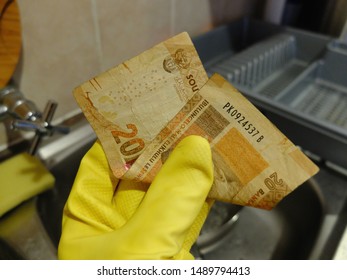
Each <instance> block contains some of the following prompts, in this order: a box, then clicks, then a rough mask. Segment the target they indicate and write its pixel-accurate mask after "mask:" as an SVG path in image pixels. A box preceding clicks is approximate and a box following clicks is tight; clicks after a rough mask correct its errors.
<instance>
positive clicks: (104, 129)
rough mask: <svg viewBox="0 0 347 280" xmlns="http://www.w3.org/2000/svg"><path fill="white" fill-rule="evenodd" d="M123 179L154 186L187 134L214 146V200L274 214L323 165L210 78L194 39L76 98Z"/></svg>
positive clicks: (148, 55)
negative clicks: (171, 154) (271, 211)
mask: <svg viewBox="0 0 347 280" xmlns="http://www.w3.org/2000/svg"><path fill="white" fill-rule="evenodd" d="M74 95H75V97H76V100H77V102H78V103H79V105H80V106H81V108H82V110H83V112H84V114H85V115H86V117H87V119H88V120H89V122H90V124H91V125H92V127H93V128H94V130H95V132H96V134H97V136H98V138H99V139H100V141H101V144H102V145H103V148H104V151H105V153H106V156H107V158H108V161H109V164H110V168H111V170H112V172H113V174H114V175H115V176H116V177H117V178H122V179H128V180H137V181H143V182H146V183H150V182H151V181H152V180H153V178H154V177H155V175H156V174H157V173H158V171H159V170H160V168H161V166H162V164H163V162H164V161H165V158H166V157H167V156H168V154H169V153H170V151H171V150H172V149H173V148H174V147H175V146H176V144H177V143H178V142H179V141H180V140H181V139H183V138H184V137H186V136H188V135H200V136H202V137H205V138H206V139H207V140H208V141H209V142H210V145H211V150H212V156H213V161H214V167H215V168H214V172H215V174H214V184H213V186H212V189H211V192H210V194H209V197H211V198H214V199H217V200H221V201H226V202H231V203H234V204H239V205H249V206H253V207H259V208H263V209H271V208H273V207H274V206H275V205H276V204H277V203H278V202H279V201H280V200H281V199H282V198H284V197H285V196H286V195H287V194H289V193H290V192H292V191H293V190H294V189H295V188H297V187H298V186H299V185H300V184H302V183H303V182H304V181H306V180H307V179H308V178H310V177H311V176H313V175H314V174H315V173H316V172H317V171H318V168H317V166H316V165H315V164H314V163H313V162H312V161H311V160H310V159H308V158H307V157H306V156H305V154H303V153H302V152H301V151H300V150H299V149H298V148H297V147H296V146H295V145H294V144H293V143H292V142H291V141H290V140H289V139H288V138H287V137H286V136H284V135H283V134H282V133H281V132H280V131H279V130H278V129H277V128H276V127H275V126H274V125H273V124H272V123H271V122H270V121H269V120H268V119H266V117H265V116H263V115H262V114H261V112H259V111H258V110H257V109H256V108H255V107H254V106H253V105H252V104H251V103H250V102H249V101H248V100H247V99H246V98H245V97H244V96H243V95H242V94H241V93H239V92H238V91H237V90H236V89H235V88H234V87H233V86H232V85H231V84H229V83H228V82H227V81H226V80H225V79H224V78H222V77H221V76H220V75H218V74H215V75H213V76H212V77H211V78H210V79H208V77H207V75H206V72H205V70H204V68H203V66H202V63H201V61H200V59H199V56H198V55H197V53H196V50H195V48H194V46H193V44H192V42H191V40H190V38H189V36H188V34H187V33H182V34H179V35H178V36H175V37H173V38H171V39H169V40H167V41H165V42H163V43H161V44H159V45H157V46H155V47H154V48H152V49H150V50H148V51H146V52H144V53H142V54H141V55H139V56H137V57H135V58H133V59H131V60H129V61H126V62H124V63H123V64H121V65H119V66H117V67H115V68H113V69H111V70H109V71H107V72H105V73H103V74H101V75H99V76H97V77H95V78H93V79H91V80H90V81H88V82H86V83H84V84H82V85H81V86H80V87H78V88H77V89H76V90H75V91H74Z"/></svg>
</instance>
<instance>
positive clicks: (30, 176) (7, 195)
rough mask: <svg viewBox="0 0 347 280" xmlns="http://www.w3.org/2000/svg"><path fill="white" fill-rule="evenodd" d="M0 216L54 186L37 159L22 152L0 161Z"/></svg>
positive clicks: (50, 176) (46, 171) (48, 174)
mask: <svg viewBox="0 0 347 280" xmlns="http://www.w3.org/2000/svg"><path fill="white" fill-rule="evenodd" d="M0 178H1V183H0V217H1V216H2V215H3V214H5V213H6V212H7V211H9V210H11V209H13V208H14V207H16V206H17V205H19V204H20V203H21V202H23V201H25V200H27V199H29V198H31V197H34V196H36V195H38V194H39V193H41V192H43V191H45V190H47V189H49V188H52V187H53V186H54V177H53V175H52V174H51V173H50V172H49V171H48V170H47V169H46V168H45V166H44V165H43V164H42V163H41V162H40V160H39V159H37V158H35V157H33V156H31V155H29V154H27V153H22V154H19V155H16V156H14V157H12V158H10V159H8V160H6V161H4V162H2V163H0Z"/></svg>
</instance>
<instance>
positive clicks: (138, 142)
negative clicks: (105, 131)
mask: <svg viewBox="0 0 347 280" xmlns="http://www.w3.org/2000/svg"><path fill="white" fill-rule="evenodd" d="M126 127H127V128H128V129H130V130H131V131H130V132H124V131H119V130H112V131H111V133H112V136H113V137H114V140H115V141H116V143H117V144H121V143H122V140H121V137H122V138H132V137H135V136H136V135H137V132H138V130H137V127H136V125H134V124H127V125H126ZM144 147H145V142H144V141H143V140H142V139H141V138H133V139H129V140H127V141H125V142H124V143H122V144H121V146H120V152H121V153H122V155H123V156H126V157H131V156H134V155H136V154H137V153H139V152H141V151H142V150H143V148H144Z"/></svg>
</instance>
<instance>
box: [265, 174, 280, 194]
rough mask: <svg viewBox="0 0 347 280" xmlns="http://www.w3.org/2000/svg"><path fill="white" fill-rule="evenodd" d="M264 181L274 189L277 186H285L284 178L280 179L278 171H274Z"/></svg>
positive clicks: (270, 188)
mask: <svg viewBox="0 0 347 280" xmlns="http://www.w3.org/2000/svg"><path fill="white" fill-rule="evenodd" d="M264 183H265V185H266V186H267V187H268V188H269V190H274V189H276V187H280V186H283V180H282V179H278V176H277V172H274V173H272V174H271V175H270V176H269V177H268V178H266V179H265V180H264Z"/></svg>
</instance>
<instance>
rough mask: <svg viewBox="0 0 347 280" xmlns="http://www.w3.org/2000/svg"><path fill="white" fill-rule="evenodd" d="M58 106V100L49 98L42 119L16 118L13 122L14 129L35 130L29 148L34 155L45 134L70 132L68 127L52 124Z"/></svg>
mask: <svg viewBox="0 0 347 280" xmlns="http://www.w3.org/2000/svg"><path fill="white" fill-rule="evenodd" d="M57 107H58V104H57V103H56V102H54V101H51V100H49V101H48V102H47V104H46V107H45V110H44V111H43V113H42V117H41V118H40V119H38V120H35V121H26V120H14V121H13V122H12V128H14V129H21V130H29V131H35V136H34V138H33V140H32V142H31V145H30V148H29V154H31V155H34V154H35V153H36V151H37V148H38V146H39V144H40V142H41V139H42V137H43V136H52V135H53V134H54V133H55V132H59V133H62V134H67V133H69V128H68V127H65V126H53V125H51V121H52V119H53V116H54V113H55V110H56V109H57Z"/></svg>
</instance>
